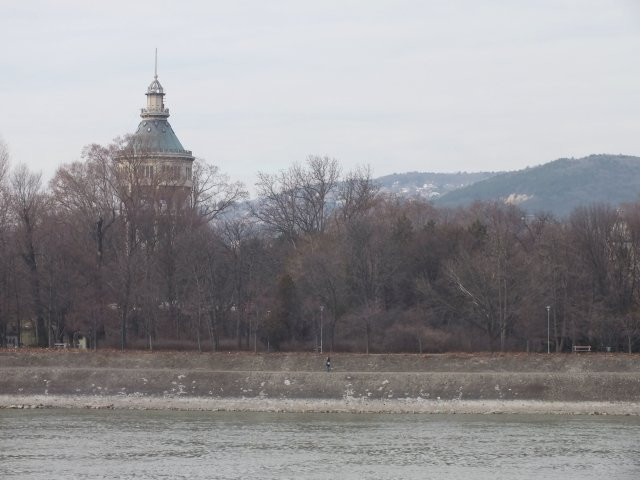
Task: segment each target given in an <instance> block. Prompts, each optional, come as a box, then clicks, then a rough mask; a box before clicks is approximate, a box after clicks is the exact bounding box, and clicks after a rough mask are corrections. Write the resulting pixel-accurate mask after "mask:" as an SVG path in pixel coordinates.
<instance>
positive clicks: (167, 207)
mask: <svg viewBox="0 0 640 480" xmlns="http://www.w3.org/2000/svg"><path fill="white" fill-rule="evenodd" d="M157 67H158V62H157V52H156V68H155V74H154V78H153V81H152V82H151V84H150V85H149V87H148V88H147V93H146V96H147V106H146V108H143V109H142V111H141V113H140V116H141V117H142V120H141V121H140V124H139V125H138V129H137V130H136V132H135V133H134V134H133V135H131V137H130V139H129V142H128V143H127V147H126V148H125V149H123V150H122V152H121V153H120V154H119V156H118V158H117V160H118V162H119V164H120V170H121V171H122V172H125V174H126V177H125V182H126V183H128V185H129V186H130V187H133V184H134V183H135V184H136V186H140V187H141V190H143V191H146V192H147V193H148V195H147V197H151V198H147V199H146V200H147V201H151V202H152V203H153V204H154V207H155V208H156V209H157V210H159V211H161V212H173V213H175V212H176V211H179V210H180V209H181V208H182V207H183V206H184V205H185V204H186V203H187V202H188V200H189V197H190V194H191V189H192V187H193V178H192V174H193V161H194V156H193V155H192V153H191V151H189V150H185V148H184V147H183V146H182V144H181V143H180V140H178V137H177V136H176V134H175V132H174V131H173V128H172V127H171V125H170V124H169V121H168V120H167V119H168V118H169V109H168V108H165V105H164V96H165V93H164V89H163V88H162V85H161V84H160V81H159V80H158V68H157Z"/></svg>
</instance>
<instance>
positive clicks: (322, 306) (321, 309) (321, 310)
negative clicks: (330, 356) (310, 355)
mask: <svg viewBox="0 0 640 480" xmlns="http://www.w3.org/2000/svg"><path fill="white" fill-rule="evenodd" d="M322 312H324V305H320V353H322Z"/></svg>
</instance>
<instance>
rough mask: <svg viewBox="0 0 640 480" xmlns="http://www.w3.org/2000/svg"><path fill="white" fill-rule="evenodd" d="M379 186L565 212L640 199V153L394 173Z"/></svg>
mask: <svg viewBox="0 0 640 480" xmlns="http://www.w3.org/2000/svg"><path fill="white" fill-rule="evenodd" d="M376 181H377V182H378V183H379V184H380V186H381V189H382V191H385V192H389V193H394V194H397V195H401V196H420V197H423V198H426V199H429V200H432V201H433V202H434V204H435V205H440V206H449V207H455V206H464V205H470V204H471V203H473V202H474V201H476V200H482V201H491V200H498V201H503V202H505V203H513V204H516V205H518V206H520V207H521V208H522V209H524V210H525V211H527V212H529V213H536V212H541V211H543V212H551V213H553V214H555V215H556V216H558V217H563V216H566V215H568V214H569V213H571V212H572V211H573V209H574V208H575V207H577V206H579V205H588V204H592V203H609V204H611V205H613V206H617V205H619V204H620V203H625V202H635V201H640V157H633V156H629V155H590V156H588V157H585V158H579V159H575V158H561V159H559V160H555V161H553V162H549V163H545V164H544V165H540V166H537V167H528V168H525V169H524V170H517V171H514V172H477V173H467V172H458V173H428V172H408V173H396V174H393V175H387V176H384V177H380V178H378V179H376Z"/></svg>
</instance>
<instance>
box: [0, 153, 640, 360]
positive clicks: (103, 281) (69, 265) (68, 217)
mask: <svg viewBox="0 0 640 480" xmlns="http://www.w3.org/2000/svg"><path fill="white" fill-rule="evenodd" d="M123 145H124V144H122V143H121V144H115V145H112V146H109V147H100V146H97V145H93V146H90V147H88V148H87V149H85V151H84V153H83V157H82V161H79V162H76V163H73V164H69V165H64V166H62V167H60V168H59V169H58V171H57V173H56V175H55V177H54V178H53V179H52V180H51V182H50V184H49V185H48V188H44V186H43V185H42V182H41V179H40V177H39V175H37V174H34V173H32V172H30V171H29V170H28V169H27V168H26V167H24V166H16V167H15V168H13V169H9V164H8V163H9V162H8V155H7V153H6V149H2V148H0V154H1V156H0V167H1V168H0V176H1V177H0V179H1V185H2V187H1V192H2V193H1V196H0V242H1V243H2V250H1V251H0V335H1V338H0V340H1V341H2V343H3V344H4V343H6V341H7V339H8V338H9V337H10V336H12V335H14V336H15V335H17V336H19V337H21V338H22V337H24V336H25V335H26V333H25V332H26V331H28V330H29V329H31V331H32V332H33V339H34V342H35V343H36V344H37V345H40V346H43V347H45V346H52V345H53V344H55V343H58V342H64V341H68V340H69V339H71V338H72V337H73V336H74V335H76V336H77V335H78V334H82V335H85V336H87V337H88V338H89V339H90V342H89V343H90V346H92V347H99V348H101V347H111V348H122V349H125V348H148V349H157V348H184V349H194V350H196V349H197V350H206V351H212V350H221V349H224V350H232V349H234V350H235V349H242V350H248V351H253V350H257V351H265V350H267V349H268V350H272V351H273V350H300V351H311V350H313V349H318V348H319V347H320V345H321V344H322V348H323V350H325V351H330V350H334V351H336V350H338V351H353V352H444V351H479V350H492V351H497V350H500V351H546V349H547V345H548V344H547V335H549V346H550V348H551V350H552V351H566V350H570V349H571V346H572V345H591V346H592V347H593V348H594V349H596V348H601V347H602V348H606V347H611V348H613V349H616V350H622V349H624V350H626V351H634V350H635V349H637V347H638V343H639V342H638V340H639V339H640V310H639V306H640V265H639V263H638V260H639V258H640V257H639V255H640V204H632V205H624V206H623V207H622V208H620V209H616V208H613V207H611V206H608V205H589V206H584V207H580V208H577V209H576V210H575V211H574V212H573V213H572V214H571V216H570V217H569V218H567V219H564V220H559V219H556V218H553V217H552V216H550V215H545V214H540V215H536V216H529V215H525V214H524V212H522V211H521V210H519V209H518V208H517V207H515V206H512V205H504V204H501V203H477V204H474V205H472V206H470V207H468V208H458V209H443V208H435V207H433V206H432V205H431V204H429V203H428V202H425V201H423V200H420V199H402V198H398V197H393V196H385V195H383V194H381V193H380V191H379V189H378V187H377V186H376V184H375V182H374V181H373V180H372V178H371V175H370V172H369V171H368V170H367V169H366V168H362V169H358V170H356V171H353V172H348V173H345V174H343V173H342V172H341V170H340V167H339V165H338V163H337V162H336V161H335V160H332V159H330V158H326V157H309V158H308V159H307V160H306V162H304V163H302V164H299V165H294V166H292V167H291V168H290V169H288V170H286V171H283V172H280V173H278V174H275V175H270V174H266V173H261V174H260V175H259V181H258V184H257V185H256V187H257V191H258V198H257V200H255V201H251V202H244V201H242V200H244V199H245V198H246V192H245V191H244V189H243V187H242V185H240V184H233V183H230V182H229V181H228V180H227V179H226V178H225V177H224V176H223V175H221V174H220V172H219V171H218V170H217V169H216V168H215V167H213V166H211V165H207V164H205V163H203V162H196V164H195V165H194V169H193V187H192V188H191V189H190V190H189V192H188V195H186V196H185V198H182V199H181V200H180V202H181V203H184V205H183V206H182V207H181V208H171V207H170V206H169V207H167V204H166V202H165V200H162V202H161V201H160V200H159V199H160V198H162V199H166V193H167V191H169V190H170V189H171V188H174V190H175V191H176V192H178V191H181V192H184V189H181V188H179V187H176V186H175V185H174V186H173V187H171V185H169V182H168V179H163V178H161V177H159V176H158V177H157V178H156V179H153V178H151V179H150V178H148V176H147V177H144V175H143V174H144V168H140V167H143V165H142V164H141V163H139V162H143V159H139V158H136V156H135V155H126V154H123V151H124V147H123ZM123 164H125V165H127V168H125V169H123V168H122V166H123ZM147 173H148V172H147ZM176 185H177V184H176ZM169 205H171V202H169ZM547 306H548V307H549V308H547ZM547 327H548V328H547ZM22 341H23V343H24V338H22Z"/></svg>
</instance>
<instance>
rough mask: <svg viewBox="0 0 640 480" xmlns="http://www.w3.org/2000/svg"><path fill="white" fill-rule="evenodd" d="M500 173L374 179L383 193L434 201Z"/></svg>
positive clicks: (421, 174) (400, 175)
mask: <svg viewBox="0 0 640 480" xmlns="http://www.w3.org/2000/svg"><path fill="white" fill-rule="evenodd" d="M498 173H501V172H474V173H467V172H458V173H432V172H408V173H394V174H391V175H386V176H384V177H379V178H376V182H378V184H379V185H380V186H381V189H382V191H383V192H388V193H394V194H397V195H401V196H415V195H418V196H420V197H423V198H426V199H429V200H435V199H437V198H439V197H441V196H442V195H445V194H447V193H449V192H452V191H454V190H458V189H460V188H464V187H467V186H469V185H472V184H474V183H476V182H480V181H482V180H486V179H488V178H491V177H493V176H495V175H497V174H498Z"/></svg>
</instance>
